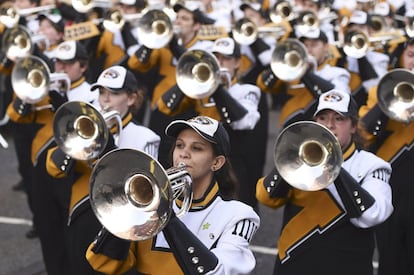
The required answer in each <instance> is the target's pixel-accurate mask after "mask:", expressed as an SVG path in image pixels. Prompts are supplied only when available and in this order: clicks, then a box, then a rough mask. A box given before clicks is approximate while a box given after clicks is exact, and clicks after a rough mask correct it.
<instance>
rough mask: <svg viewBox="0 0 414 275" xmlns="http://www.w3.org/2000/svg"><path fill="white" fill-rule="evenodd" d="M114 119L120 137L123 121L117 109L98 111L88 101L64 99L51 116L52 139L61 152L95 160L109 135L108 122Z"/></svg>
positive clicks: (73, 156) (74, 156)
mask: <svg viewBox="0 0 414 275" xmlns="http://www.w3.org/2000/svg"><path fill="white" fill-rule="evenodd" d="M113 118H114V119H116V120H117V127H118V128H117V131H118V133H117V136H119V134H120V133H121V131H122V130H121V129H122V121H121V118H120V116H119V113H118V112H116V111H111V112H107V113H104V114H101V113H100V112H99V111H98V110H97V109H96V108H95V107H94V106H92V105H91V104H89V103H86V102H81V101H69V102H66V103H64V104H63V105H62V106H60V107H59V109H58V110H57V111H56V112H55V115H54V118H53V134H54V138H55V142H56V144H57V145H58V146H59V148H60V149H61V150H62V151H63V152H65V153H66V154H67V155H69V156H71V157H72V158H74V159H78V160H93V159H96V158H97V157H98V156H99V155H100V154H101V153H102V152H103V150H104V149H105V147H106V145H107V142H108V139H109V135H110V132H109V129H108V125H107V122H108V121H109V120H111V119H113ZM115 144H116V140H115Z"/></svg>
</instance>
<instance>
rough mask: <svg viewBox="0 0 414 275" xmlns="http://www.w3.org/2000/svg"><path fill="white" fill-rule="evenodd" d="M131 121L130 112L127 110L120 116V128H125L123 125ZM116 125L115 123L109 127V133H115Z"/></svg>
mask: <svg viewBox="0 0 414 275" xmlns="http://www.w3.org/2000/svg"><path fill="white" fill-rule="evenodd" d="M131 121H132V114H131V113H130V112H128V113H127V114H126V115H125V116H124V117H123V118H122V128H125V126H126V125H127V124H128V123H129V122H131ZM117 127H118V125H117V124H115V125H114V126H112V127H111V133H112V134H115V133H117V131H118V129H117Z"/></svg>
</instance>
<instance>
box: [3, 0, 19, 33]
mask: <svg viewBox="0 0 414 275" xmlns="http://www.w3.org/2000/svg"><path fill="white" fill-rule="evenodd" d="M19 20H20V15H19V13H18V12H17V10H16V9H15V8H14V7H13V3H12V2H5V3H3V4H2V5H1V6H0V22H1V23H2V24H3V25H5V26H6V27H7V28H12V27H14V26H16V25H17V24H18V23H19Z"/></svg>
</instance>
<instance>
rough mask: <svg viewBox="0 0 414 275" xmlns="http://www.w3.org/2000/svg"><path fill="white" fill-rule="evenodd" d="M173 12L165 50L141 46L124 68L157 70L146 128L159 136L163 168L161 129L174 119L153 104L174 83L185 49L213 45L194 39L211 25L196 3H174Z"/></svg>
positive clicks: (165, 151)
mask: <svg viewBox="0 0 414 275" xmlns="http://www.w3.org/2000/svg"><path fill="white" fill-rule="evenodd" d="M173 9H174V11H175V12H176V19H175V21H174V29H177V30H178V34H175V35H174V36H173V38H172V39H171V40H170V41H169V42H168V44H167V45H166V46H164V47H161V48H159V49H150V48H148V47H147V46H145V45H141V46H140V48H139V49H138V50H137V51H136V52H135V54H133V55H131V56H130V58H129V60H128V67H129V68H130V69H131V70H132V71H137V72H139V73H146V72H148V71H149V70H151V69H154V68H156V70H157V75H158V76H157V78H156V80H159V81H158V82H156V84H155V86H154V89H153V90H152V91H150V92H149V98H150V104H151V113H150V121H149V128H151V129H152V130H154V131H155V132H156V133H157V134H158V135H160V136H161V144H160V151H159V160H160V162H161V164H163V165H165V164H166V161H167V160H166V158H167V156H168V150H169V147H170V143H171V141H170V140H169V138H168V137H166V136H165V134H164V129H165V126H166V125H167V124H168V122H170V121H171V120H172V119H174V118H173V117H171V116H168V115H165V114H163V113H161V112H160V111H158V110H157V108H156V104H157V101H158V100H159V99H160V97H161V96H162V95H163V94H164V93H166V92H167V91H168V90H170V89H171V88H173V87H174V85H175V83H176V76H175V71H176V64H177V60H178V59H179V57H180V56H181V54H182V53H183V52H185V51H186V50H188V49H205V50H207V49H211V46H212V44H213V42H212V41H207V40H200V39H199V38H198V32H199V30H200V28H201V26H202V25H209V24H212V23H214V20H212V19H211V18H208V17H207V16H206V15H205V14H204V13H203V12H202V11H201V10H200V2H199V1H185V2H184V3H181V2H178V3H176V4H175V5H174V6H173ZM194 114H195V113H194V111H190V112H189V113H188V114H182V115H181V116H180V117H182V118H189V117H192V116H194Z"/></svg>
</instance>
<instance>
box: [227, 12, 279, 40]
mask: <svg viewBox="0 0 414 275" xmlns="http://www.w3.org/2000/svg"><path fill="white" fill-rule="evenodd" d="M285 32H286V30H285V29H284V28H283V27H282V26H280V25H277V24H276V23H270V24H266V25H264V26H256V24H255V23H254V22H253V21H251V20H250V19H248V18H241V19H239V20H237V22H236V23H235V25H234V27H233V29H232V35H233V38H234V40H235V41H236V42H237V43H239V44H241V45H250V44H253V43H254V42H255V41H256V40H257V38H258V37H265V36H273V37H275V38H278V37H280V36H282V35H283V34H284V33H285Z"/></svg>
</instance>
